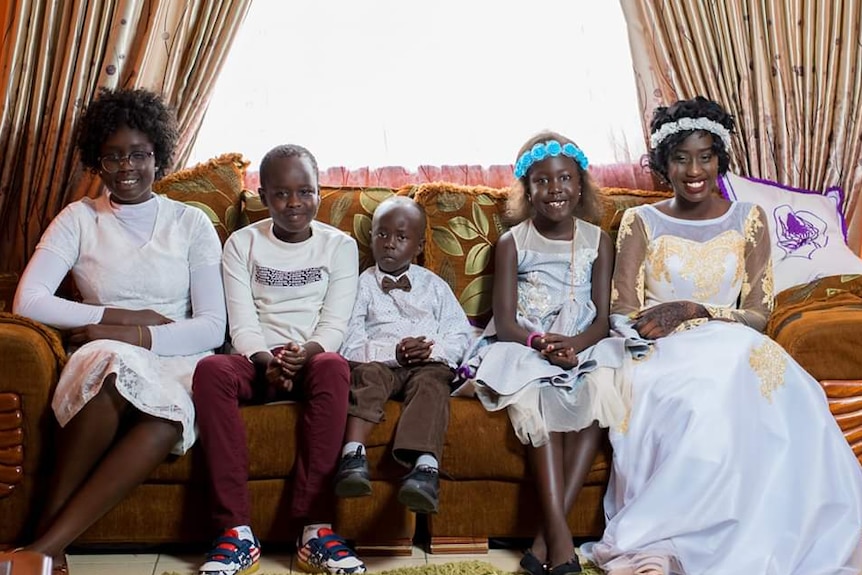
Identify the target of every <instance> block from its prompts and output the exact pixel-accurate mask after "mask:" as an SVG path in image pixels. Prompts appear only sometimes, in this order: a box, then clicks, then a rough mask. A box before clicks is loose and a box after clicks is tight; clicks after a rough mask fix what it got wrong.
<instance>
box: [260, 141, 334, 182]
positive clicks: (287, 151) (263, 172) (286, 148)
mask: <svg viewBox="0 0 862 575" xmlns="http://www.w3.org/2000/svg"><path fill="white" fill-rule="evenodd" d="M297 157H298V158H303V157H305V158H308V160H309V161H310V162H311V167H312V169H313V170H314V179H315V181H319V180H320V170H319V169H318V167H317V158H315V157H314V154H312V153H311V152H309V151H308V149H307V148H303V147H302V146H298V145H296V144H283V145H281V146H276V147H274V148H273V149H271V150H270V151H268V152H267V153H266V155H265V156H264V157H263V159H262V160H261V161H260V170H259V175H260V186H261V187H262V188H265V187H266V178H267V176H268V175H269V169H270V164H272V163H273V162H274V161H275V160H277V159H279V158H297Z"/></svg>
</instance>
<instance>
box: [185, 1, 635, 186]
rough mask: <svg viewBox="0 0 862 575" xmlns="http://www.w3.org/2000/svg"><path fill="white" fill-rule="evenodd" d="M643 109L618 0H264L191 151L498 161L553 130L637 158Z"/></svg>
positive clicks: (603, 156)
mask: <svg viewBox="0 0 862 575" xmlns="http://www.w3.org/2000/svg"><path fill="white" fill-rule="evenodd" d="M639 114H640V112H639V106H638V102H637V96H636V91H635V82H634V75H633V72H632V65H631V55H630V52H629V46H628V35H627V32H626V28H625V21H624V19H623V14H622V9H621V8H620V5H619V3H618V2H605V1H602V2H586V1H577V2H575V1H572V0H536V1H535V2H524V1H523V0H521V1H519V2H514V1H511V0H501V1H496V2H495V1H490V0H469V1H465V0H435V1H434V2H422V1H420V0H416V1H409V2H405V1H397V0H322V1H320V2H283V1H282V0H255V2H253V3H252V5H251V8H250V10H249V14H248V16H247V18H246V21H245V23H244V25H243V28H242V30H241V31H240V33H239V36H238V37H237V39H236V42H235V44H234V47H233V49H232V51H231V53H230V55H229V57H228V60H227V62H226V64H225V67H224V69H223V71H222V74H221V76H220V77H219V79H218V84H217V86H216V89H215V92H214V95H213V98H212V101H211V103H210V107H209V110H208V112H207V115H206V118H205V120H204V123H203V126H202V128H201V131H200V134H199V135H198V139H197V142H196V145H195V148H194V150H193V152H192V157H191V159H190V161H191V163H196V162H200V161H204V160H206V159H208V158H211V157H213V156H216V155H219V154H222V153H225V152H241V153H243V154H244V155H245V156H246V157H247V158H248V159H249V160H251V161H252V169H255V168H256V166H257V164H258V163H259V162H260V159H261V158H262V156H263V154H264V153H265V152H266V151H267V150H268V149H270V148H271V147H273V146H275V145H277V144H281V143H297V144H302V145H304V146H306V147H308V148H309V149H310V150H311V151H312V152H313V153H314V154H315V155H316V156H317V158H318V162H319V164H320V166H321V168H325V167H331V166H345V167H348V168H357V167H362V166H369V167H372V168H374V167H381V166H393V165H395V166H404V167H406V168H409V169H415V168H416V166H418V165H421V164H428V165H441V164H478V165H483V166H489V165H495V164H510V163H513V162H514V159H515V158H514V156H515V153H516V152H517V150H518V147H519V146H520V145H521V144H522V143H523V142H524V141H525V140H526V139H527V138H528V137H529V136H531V135H532V134H533V133H535V132H537V131H539V130H542V129H553V130H556V131H559V132H561V133H563V134H565V135H567V136H569V137H571V138H573V139H574V140H575V141H576V142H578V144H579V145H580V146H581V147H582V148H583V149H584V151H585V152H586V154H587V156H588V157H589V158H590V161H591V162H592V163H594V164H604V163H613V162H637V160H638V158H639V157H640V156H641V154H643V153H644V151H645V145H644V143H643V135H642V129H641V123H640V122H641V119H640V116H639Z"/></svg>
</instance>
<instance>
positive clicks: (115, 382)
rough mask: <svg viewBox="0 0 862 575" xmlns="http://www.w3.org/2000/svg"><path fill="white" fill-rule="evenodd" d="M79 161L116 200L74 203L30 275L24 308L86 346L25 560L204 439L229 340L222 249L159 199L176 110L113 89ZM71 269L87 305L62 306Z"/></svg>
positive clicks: (54, 546) (58, 404)
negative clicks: (200, 398) (206, 376)
mask: <svg viewBox="0 0 862 575" xmlns="http://www.w3.org/2000/svg"><path fill="white" fill-rule="evenodd" d="M79 129H80V131H79V136H78V147H79V149H80V152H81V162H82V164H83V165H84V166H85V167H87V168H89V169H91V170H93V171H94V172H96V173H98V174H99V177H100V178H101V180H102V183H103V184H104V185H105V188H106V189H107V193H104V194H102V195H101V196H100V197H98V198H96V199H90V198H85V199H83V200H81V201H78V202H74V203H72V204H70V205H69V206H67V207H66V208H65V209H64V210H63V211H62V212H60V214H58V215H57V217H56V218H55V219H54V221H53V222H51V225H50V226H49V227H48V229H47V230H46V231H45V234H44V235H43V236H42V239H41V241H40V242H39V244H38V246H37V247H36V252H35V253H34V255H33V258H32V259H31V260H30V262H29V263H28V265H27V269H26V270H25V271H24V274H23V276H22V279H21V282H20V285H19V286H18V292H17V294H16V297H15V304H14V310H15V312H16V313H19V314H21V315H24V316H28V317H30V318H32V319H35V320H37V321H41V322H43V323H46V324H49V325H52V326H54V327H56V328H59V329H63V330H69V341H70V343H71V345H72V346H73V347H75V348H77V350H76V351H74V353H72V354H71V355H70V356H69V360H68V362H67V363H66V366H65V368H64V369H63V372H62V374H61V375H60V381H59V383H58V384H57V389H56V391H55V392H54V396H53V399H52V403H51V406H52V408H53V410H54V414H55V416H56V418H57V421H58V422H59V423H60V425H61V427H62V430H61V431H60V434H59V441H58V444H57V446H56V454H57V463H56V466H55V469H54V472H53V474H52V485H51V488H50V490H49V493H48V497H47V500H46V501H45V503H44V507H43V509H42V515H41V520H40V522H39V525H38V526H37V533H36V535H37V539H36V541H35V542H34V543H33V544H32V545H30V547H29V549H31V550H34V551H39V552H42V553H45V554H47V555H50V556H53V557H54V566H55V572H61V573H62V572H65V571H66V570H67V567H66V563H65V558H64V551H65V548H66V546H67V545H69V544H70V543H71V542H72V541H74V540H75V539H76V538H77V537H78V536H79V535H80V534H81V533H83V532H84V531H85V530H86V529H87V528H88V527H89V526H90V525H92V524H93V523H95V522H96V520H98V519H99V518H100V517H101V516H102V515H104V514H105V513H107V512H108V511H109V510H110V509H111V508H112V507H113V506H114V505H116V504H117V503H118V502H119V501H120V500H121V499H122V498H123V497H124V496H125V495H126V493H128V492H129V491H131V490H132V489H133V488H134V487H135V486H137V485H138V484H139V483H140V482H142V481H143V480H144V479H146V478H147V476H148V475H149V474H150V472H151V471H152V470H153V469H154V468H155V467H156V466H157V465H158V464H159V463H161V462H162V461H163V460H164V459H165V457H166V456H167V455H168V454H169V453H170V452H171V451H173V452H174V453H178V454H179V453H183V452H185V451H186V450H187V449H188V448H189V447H191V445H192V443H193V442H194V439H195V429H194V415H195V412H194V405H193V403H192V399H191V376H192V373H193V371H194V368H195V364H196V363H197V361H198V360H199V359H200V358H201V357H203V356H205V355H208V354H209V353H211V352H212V349H213V348H215V347H218V346H219V345H221V344H222V343H223V341H224V335H225V323H226V311H225V303H224V291H223V289H222V277H221V245H220V243H219V240H218V236H217V235H216V233H215V229H214V228H213V226H212V224H211V223H210V221H209V218H207V216H206V215H205V214H204V212H202V211H201V210H199V209H197V208H194V207H190V206H187V205H185V204H181V203H179V202H175V201H172V200H168V199H165V198H162V197H160V196H157V195H155V194H154V193H153V191H152V184H153V181H154V180H155V179H156V178H157V177H159V176H161V175H162V174H163V173H164V170H165V168H166V167H168V166H170V160H171V156H172V154H173V150H174V145H175V143H176V139H177V131H176V122H175V119H174V116H173V113H172V112H171V111H170V110H169V109H168V108H167V107H166V105H165V104H164V102H163V101H162V100H161V98H160V97H159V96H158V95H156V94H154V93H152V92H148V91H145V90H117V91H113V92H112V91H103V92H102V93H101V94H100V96H99V97H98V98H97V99H96V100H94V101H93V102H92V104H91V105H90V107H89V108H88V109H87V111H86V112H85V114H84V115H83V116H82V118H81V122H80V127H79ZM69 271H71V273H72V276H73V277H74V279H75V284H76V286H77V288H78V290H79V291H80V293H81V296H82V300H83V301H82V302H81V303H78V302H73V301H70V300H66V299H62V298H60V297H57V296H56V295H55V292H56V291H57V288H58V286H59V284H60V282H61V281H62V280H63V278H64V277H65V276H66V274H67V273H68V272H69Z"/></svg>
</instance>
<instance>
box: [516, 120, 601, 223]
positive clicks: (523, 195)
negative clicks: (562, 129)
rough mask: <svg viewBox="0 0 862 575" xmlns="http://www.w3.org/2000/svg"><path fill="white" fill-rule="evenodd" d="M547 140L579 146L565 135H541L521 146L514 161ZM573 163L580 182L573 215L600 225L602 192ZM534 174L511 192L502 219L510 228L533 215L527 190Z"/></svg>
mask: <svg viewBox="0 0 862 575" xmlns="http://www.w3.org/2000/svg"><path fill="white" fill-rule="evenodd" d="M547 140H557V141H558V142H560V144H567V143H571V144H574V145H575V146H577V144H575V142H574V141H572V140H570V139H569V138H567V137H565V136H563V135H562V134H558V133H557V132H551V131H544V132H539V133H538V134H536V135H535V136H533V137H532V138H530V139H529V140H527V141H526V142H524V145H523V146H521V149H520V150H518V154H517V155H516V156H515V160H516V161H517V159H518V158H520V157H521V155H522V154H523V153H524V152H526V151H527V150H529V149H530V148H532V147H533V146H534V145H536V144H537V143H539V142H544V141H547ZM572 162H573V163H574V165H575V166H576V167H577V170H578V174H579V175H580V180H581V182H580V183H581V195H580V198H579V199H578V204H577V205H576V206H575V211H574V215H576V216H577V217H578V218H580V219H582V220H585V221H587V222H590V223H592V224H596V225H599V224H600V223H601V219H602V211H603V210H602V201H601V198H600V197H599V188H598V186H597V185H596V184H595V182H594V181H593V178H592V177H590V173H589V171H588V170H584V169H582V168H581V166H580V165H579V164H578V163H577V162H575V160H572ZM531 171H532V167H531V168H530V169H528V170H527V172H526V173H525V174H524V176H523V177H521V178H519V179H517V180H515V182H514V183H513V184H512V186H511V187H510V189H509V197H508V199H507V202H506V210H505V213H504V216H503V220H504V222H505V223H506V224H507V225H509V226H513V225H515V224H518V223H520V222H522V221H524V220H526V219H527V218H529V217H530V215H531V214H532V206H531V205H530V202H529V200H528V199H527V190H529V189H530V183H529V182H530V180H529V178H530V172H531Z"/></svg>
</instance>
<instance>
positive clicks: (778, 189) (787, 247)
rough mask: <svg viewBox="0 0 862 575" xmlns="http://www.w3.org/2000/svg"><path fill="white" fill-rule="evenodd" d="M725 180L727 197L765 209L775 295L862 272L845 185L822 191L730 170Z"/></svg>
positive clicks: (724, 186) (722, 183)
mask: <svg viewBox="0 0 862 575" xmlns="http://www.w3.org/2000/svg"><path fill="white" fill-rule="evenodd" d="M720 184H721V188H722V191H723V193H724V194H725V196H726V197H727V198H728V199H730V200H732V201H737V200H738V201H745V202H752V203H754V204H757V205H759V206H760V207H762V208H763V209H764V211H765V212H766V219H767V224H768V226H769V235H770V240H771V241H772V266H773V270H774V274H775V293H781V292H782V291H783V290H785V289H788V288H790V287H793V286H797V285H802V284H807V283H808V282H810V281H812V280H815V279H817V278H822V277H827V276H833V275H840V274H858V273H862V259H859V257H858V256H857V255H856V254H854V253H853V251H852V250H851V249H850V248H849V247H847V243H846V236H845V226H844V218H843V216H842V215H841V205H842V194H841V190H840V189H837V188H833V189H830V190H827V192H826V193H825V194H820V193H818V192H812V191H809V190H798V189H793V188H788V187H786V186H782V185H781V184H777V183H775V182H769V181H765V180H751V179H746V178H742V177H740V176H737V175H736V174H731V173H728V174H726V175H725V177H724V178H722V179H721V180H720Z"/></svg>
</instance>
